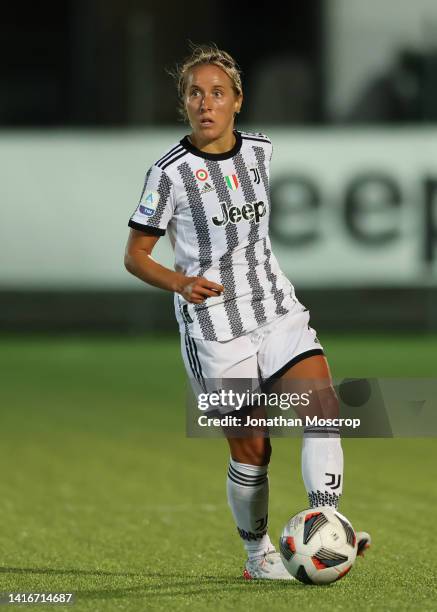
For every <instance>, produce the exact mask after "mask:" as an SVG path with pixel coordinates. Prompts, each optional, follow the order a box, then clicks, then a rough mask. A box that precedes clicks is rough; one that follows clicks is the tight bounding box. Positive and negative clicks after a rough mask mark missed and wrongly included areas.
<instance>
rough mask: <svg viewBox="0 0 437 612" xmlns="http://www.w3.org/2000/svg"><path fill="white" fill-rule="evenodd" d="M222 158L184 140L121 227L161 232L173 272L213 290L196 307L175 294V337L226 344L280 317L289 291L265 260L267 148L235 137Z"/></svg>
mask: <svg viewBox="0 0 437 612" xmlns="http://www.w3.org/2000/svg"><path fill="white" fill-rule="evenodd" d="M234 134H235V137H236V143H235V145H234V147H233V148H232V149H231V150H230V151H227V152H226V153H205V152H204V151H200V150H199V149H197V148H196V147H195V146H194V145H193V144H192V143H191V142H190V140H189V139H188V136H184V138H182V139H181V140H180V141H178V142H177V143H174V144H173V145H172V146H171V147H169V148H168V149H167V151H166V152H165V154H164V155H163V156H162V157H161V158H160V159H159V160H158V161H156V162H155V163H154V164H153V165H152V166H151V167H150V168H149V170H148V171H147V174H146V179H145V183H144V188H143V191H142V194H141V197H140V201H139V203H138V206H137V208H136V210H135V212H134V213H133V215H132V216H131V218H130V220H129V223H128V225H129V226H130V227H132V228H134V229H137V230H142V231H145V232H148V233H153V234H156V235H160V236H161V235H164V234H165V232H166V230H168V235H169V238H170V242H171V245H172V247H173V250H174V254H175V270H176V271H178V272H182V273H183V274H185V275H187V276H203V277H205V278H207V279H208V280H211V281H214V282H216V283H220V284H222V285H223V286H224V291H223V293H222V294H221V295H219V296H217V297H216V296H213V297H208V298H206V300H205V301H204V303H202V304H192V303H190V302H187V301H186V300H185V299H184V298H183V297H182V296H180V295H179V294H176V293H175V294H174V302H175V313H176V319H177V321H178V323H179V328H180V331H181V332H186V333H188V334H189V335H190V336H192V337H193V338H203V339H205V340H220V341H222V340H229V339H231V338H235V337H237V336H239V335H241V334H243V333H246V332H248V331H250V330H253V329H255V328H257V327H258V326H259V325H261V324H263V323H266V322H268V321H271V320H272V319H274V318H276V317H278V316H280V315H282V314H285V313H286V312H288V310H290V309H291V307H292V305H293V304H294V302H295V293H294V287H293V285H292V284H291V283H290V281H289V280H288V279H287V277H286V276H285V275H284V274H283V272H282V270H281V269H280V267H279V264H278V262H277V260H276V257H275V256H274V254H273V253H272V249H271V244H270V238H269V234H268V227H269V216H270V194H269V173H270V161H271V157H272V143H271V141H270V139H269V138H268V137H267V136H266V135H265V134H263V133H261V132H244V131H240V130H237V129H234Z"/></svg>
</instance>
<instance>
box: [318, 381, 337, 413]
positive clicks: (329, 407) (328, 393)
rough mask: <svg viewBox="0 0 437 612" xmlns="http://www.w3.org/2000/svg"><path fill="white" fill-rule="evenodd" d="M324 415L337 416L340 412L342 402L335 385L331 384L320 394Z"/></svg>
mask: <svg viewBox="0 0 437 612" xmlns="http://www.w3.org/2000/svg"><path fill="white" fill-rule="evenodd" d="M319 398H320V403H321V406H322V413H323V417H325V418H336V417H338V416H339V414H340V403H339V401H338V397H337V394H336V392H335V389H334V387H333V386H332V385H331V386H330V387H327V388H326V389H323V391H321V392H320V394H319Z"/></svg>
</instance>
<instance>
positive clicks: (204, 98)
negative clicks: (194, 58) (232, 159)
mask: <svg viewBox="0 0 437 612" xmlns="http://www.w3.org/2000/svg"><path fill="white" fill-rule="evenodd" d="M242 100H243V96H242V95H240V96H237V94H236V93H235V91H234V89H233V87H232V81H231V79H230V78H229V76H228V75H227V74H226V72H224V71H223V70H222V69H221V68H219V67H218V66H215V65H213V64H204V65H201V66H196V67H195V68H193V69H192V70H190V72H189V74H188V79H187V85H186V89H185V108H186V111H187V114H188V119H189V121H190V124H191V127H192V128H193V132H194V133H195V134H198V135H199V136H201V138H202V139H211V140H214V139H215V138H218V137H220V136H221V135H223V134H224V133H225V132H226V131H227V130H232V129H233V126H234V113H235V112H236V111H239V110H240V107H241V103H242ZM206 120H209V122H207V121H206Z"/></svg>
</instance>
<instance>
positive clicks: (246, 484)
mask: <svg viewBox="0 0 437 612" xmlns="http://www.w3.org/2000/svg"><path fill="white" fill-rule="evenodd" d="M267 470H268V465H261V466H258V465H249V464H247V463H238V462H237V461H234V460H233V459H232V457H230V458H229V468H228V476H227V480H226V490H227V496H228V504H229V506H230V508H231V510H232V514H233V516H234V520H235V523H236V525H237V530H238V533H239V534H240V536H241V538H242V539H243V543H244V547H245V548H246V551H247V554H248V556H249V558H253V557H256V556H258V555H262V554H263V553H264V552H266V551H267V550H275V547H274V546H273V544H272V543H271V541H270V538H269V536H268V534H267V522H268V505H269V479H268V474H267Z"/></svg>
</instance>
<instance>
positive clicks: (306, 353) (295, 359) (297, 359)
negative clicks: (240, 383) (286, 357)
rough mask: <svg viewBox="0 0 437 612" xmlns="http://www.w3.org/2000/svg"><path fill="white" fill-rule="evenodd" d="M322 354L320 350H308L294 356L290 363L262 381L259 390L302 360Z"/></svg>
mask: <svg viewBox="0 0 437 612" xmlns="http://www.w3.org/2000/svg"><path fill="white" fill-rule="evenodd" d="M324 354H325V353H324V351H323V349H321V348H315V349H310V350H308V351H304V352H303V353H299V355H296V356H295V357H293V358H292V359H290V361H287V363H286V364H284V365H283V366H282V367H280V368H279V370H277V371H276V372H275V373H274V374H272V375H271V376H269V377H268V378H266V379H265V380H263V381H262V383H261V388H262V389H264V387H266V386H268V385H269V384H270V383H271V382H272V380H273V379H274V378H277V377H280V376H282V374H283V373H284V372H285V371H286V370H288V369H289V368H291V367H293V366H294V365H296V364H297V363H299V362H300V361H303V360H304V359H307V358H308V357H313V356H314V355H324Z"/></svg>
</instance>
